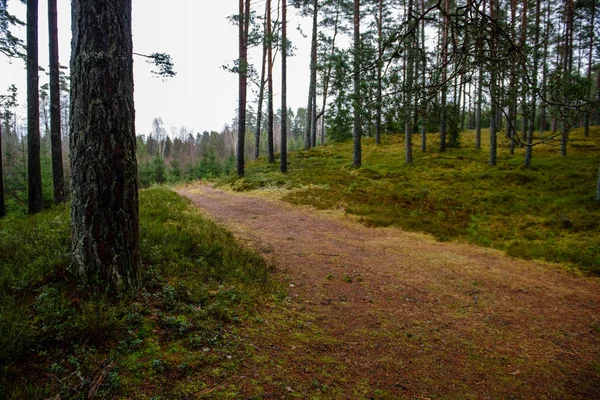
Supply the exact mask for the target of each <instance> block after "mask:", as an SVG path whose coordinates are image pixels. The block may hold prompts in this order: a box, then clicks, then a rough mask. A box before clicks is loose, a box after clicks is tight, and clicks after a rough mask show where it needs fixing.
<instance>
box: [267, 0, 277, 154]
mask: <svg viewBox="0 0 600 400" xmlns="http://www.w3.org/2000/svg"><path fill="white" fill-rule="evenodd" d="M271 9H272V7H271V0H267V39H268V43H267V44H268V46H267V58H268V62H269V65H268V74H267V75H268V76H267V82H268V83H267V86H268V88H267V89H268V99H267V108H268V113H269V116H268V119H267V158H268V159H269V162H270V163H274V162H275V146H274V145H273V125H274V120H275V113H274V110H273V25H272V24H271Z"/></svg>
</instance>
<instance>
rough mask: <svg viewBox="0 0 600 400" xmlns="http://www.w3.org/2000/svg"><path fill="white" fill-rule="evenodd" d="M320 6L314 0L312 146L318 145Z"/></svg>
mask: <svg viewBox="0 0 600 400" xmlns="http://www.w3.org/2000/svg"><path fill="white" fill-rule="evenodd" d="M318 16H319V6H318V4H317V0H314V1H313V36H312V42H313V43H312V57H311V58H312V64H311V68H312V71H311V79H312V81H313V85H312V98H313V101H312V112H311V116H312V123H311V140H310V144H311V146H312V147H315V146H316V145H317V30H318Z"/></svg>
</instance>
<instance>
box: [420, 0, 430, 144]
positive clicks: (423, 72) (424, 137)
mask: <svg viewBox="0 0 600 400" xmlns="http://www.w3.org/2000/svg"><path fill="white" fill-rule="evenodd" d="M421 13H425V0H421ZM421 48H422V49H423V51H425V19H424V18H423V19H421ZM422 65H423V69H422V70H421V87H422V88H423V90H425V75H426V74H427V57H426V55H423V56H422ZM427 103H428V102H426V101H423V102H422V103H421V151H422V152H423V153H425V152H426V151H427V126H426V125H427Z"/></svg>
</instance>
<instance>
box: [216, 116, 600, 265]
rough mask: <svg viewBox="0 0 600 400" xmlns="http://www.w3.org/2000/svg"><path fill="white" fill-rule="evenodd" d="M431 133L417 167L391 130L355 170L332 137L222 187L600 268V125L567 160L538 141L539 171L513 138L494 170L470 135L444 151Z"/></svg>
mask: <svg viewBox="0 0 600 400" xmlns="http://www.w3.org/2000/svg"><path fill="white" fill-rule="evenodd" d="M486 133H487V132H486V131H484V132H483V137H484V138H485V137H486ZM417 136H418V135H417ZM428 138H429V139H428V140H429V145H428V147H429V149H430V151H429V152H427V153H422V152H420V151H417V150H416V149H415V152H414V153H415V160H414V164H413V165H407V164H406V163H405V162H404V157H403V154H404V141H403V138H402V137H401V136H384V137H383V142H382V145H381V146H379V147H377V146H376V145H375V144H374V140H373V139H372V138H369V139H366V140H364V147H363V167H362V168H360V169H354V168H353V167H352V143H351V142H341V143H335V142H334V143H331V144H328V145H326V146H323V147H319V148H315V149H312V150H310V151H302V152H296V153H292V154H291V155H290V168H289V171H290V172H289V173H288V174H287V175H282V174H280V173H279V172H278V171H277V169H278V165H277V164H273V165H269V164H268V163H267V162H266V160H263V159H261V160H259V161H257V162H253V163H249V164H248V168H247V171H246V177H245V178H242V179H239V178H230V179H229V180H227V181H224V182H223V183H224V184H229V185H231V187H232V188H233V189H234V190H253V189H261V188H274V187H276V188H286V189H291V190H289V192H287V194H285V196H284V197H283V198H284V200H286V201H288V202H290V203H293V204H304V205H311V206H314V207H316V208H319V209H343V210H345V212H346V213H348V214H352V215H355V216H358V217H359V218H360V220H361V221H362V222H363V223H365V224H367V225H368V226H398V227H401V228H403V229H406V230H409V231H418V232H427V233H429V234H432V235H433V236H434V237H435V238H437V239H438V240H465V241H468V242H471V243H475V244H478V245H483V246H488V247H494V248H497V249H501V250H505V251H506V252H507V253H508V254H509V255H512V256H515V257H522V258H534V259H543V260H548V261H556V262H562V263H567V264H569V265H572V266H574V267H577V268H579V269H581V270H583V271H588V272H592V273H596V274H598V273H600V204H598V203H597V202H595V201H594V191H595V184H596V179H597V173H598V165H600V128H597V127H596V128H592V129H591V130H590V137H588V138H586V137H584V136H583V133H582V130H574V131H573V133H572V135H571V137H570V139H569V152H568V157H561V156H559V154H558V148H557V143H556V142H551V143H550V144H546V145H540V146H536V147H535V148H534V158H533V168H531V169H525V168H524V167H523V158H524V155H523V154H517V155H514V156H511V155H510V154H509V151H508V148H507V147H508V144H507V143H504V144H505V146H503V148H502V149H501V151H499V158H498V166H497V167H490V166H488V165H487V158H488V154H487V152H486V151H484V150H482V151H476V150H474V144H473V143H474V134H473V132H472V131H467V132H463V133H462V134H461V147H459V148H452V149H449V150H448V151H447V152H445V153H438V152H437V151H436V150H434V149H437V148H438V144H439V143H438V142H437V140H438V135H429V136H428ZM419 141H420V139H419V138H416V139H415V143H419ZM486 145H487V143H483V148H484V149H486V148H487V147H486ZM415 147H416V146H415Z"/></svg>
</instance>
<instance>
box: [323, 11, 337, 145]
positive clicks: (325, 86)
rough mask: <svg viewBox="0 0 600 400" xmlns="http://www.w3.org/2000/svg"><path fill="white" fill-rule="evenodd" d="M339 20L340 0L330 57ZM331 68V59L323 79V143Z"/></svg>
mask: <svg viewBox="0 0 600 400" xmlns="http://www.w3.org/2000/svg"><path fill="white" fill-rule="evenodd" d="M339 22H340V5H339V2H338V3H336V14H335V22H334V26H333V37H332V39H331V52H330V57H329V59H330V60H331V59H333V56H334V54H335V40H336V39H337V34H338V30H339ZM331 70H332V63H331V61H329V62H328V66H327V74H326V75H325V77H324V79H323V81H324V82H323V109H322V110H321V144H324V143H325V115H326V113H325V110H326V107H327V95H328V93H329V82H330V80H331Z"/></svg>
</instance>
